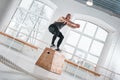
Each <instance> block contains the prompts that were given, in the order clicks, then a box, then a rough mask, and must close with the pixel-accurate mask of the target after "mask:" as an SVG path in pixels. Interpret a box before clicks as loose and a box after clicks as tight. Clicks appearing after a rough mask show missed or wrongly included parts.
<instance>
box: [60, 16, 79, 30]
mask: <svg viewBox="0 0 120 80" xmlns="http://www.w3.org/2000/svg"><path fill="white" fill-rule="evenodd" d="M60 19H61V21H63V22H65V23H66V24H67V25H68V26H69V27H72V28H79V27H80V25H79V24H76V23H74V22H72V21H70V20H67V19H65V18H64V17H62V18H60Z"/></svg>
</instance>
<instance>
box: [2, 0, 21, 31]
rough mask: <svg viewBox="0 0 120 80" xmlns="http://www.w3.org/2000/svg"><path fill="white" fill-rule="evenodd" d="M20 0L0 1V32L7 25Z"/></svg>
mask: <svg viewBox="0 0 120 80" xmlns="http://www.w3.org/2000/svg"><path fill="white" fill-rule="evenodd" d="M20 1H21V0H0V30H1V31H3V30H4V29H5V28H6V27H7V25H8V24H9V22H10V20H11V18H12V16H13V14H14V12H15V10H16V8H17V6H18V5H19V3H20Z"/></svg>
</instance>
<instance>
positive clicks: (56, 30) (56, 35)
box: [51, 26, 60, 47]
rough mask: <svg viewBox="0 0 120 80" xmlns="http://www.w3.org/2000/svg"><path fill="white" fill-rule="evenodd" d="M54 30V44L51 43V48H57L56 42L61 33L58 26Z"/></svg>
mask: <svg viewBox="0 0 120 80" xmlns="http://www.w3.org/2000/svg"><path fill="white" fill-rule="evenodd" d="M54 29H55V30H54V32H53V38H52V42H51V47H54V46H55V44H54V42H55V40H56V38H57V37H58V35H59V33H60V31H59V30H58V28H57V27H56V26H55V27H54Z"/></svg>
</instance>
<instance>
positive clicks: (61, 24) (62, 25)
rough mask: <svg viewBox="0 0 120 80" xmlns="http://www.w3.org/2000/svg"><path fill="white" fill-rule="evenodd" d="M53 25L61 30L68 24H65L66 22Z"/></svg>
mask: <svg viewBox="0 0 120 80" xmlns="http://www.w3.org/2000/svg"><path fill="white" fill-rule="evenodd" d="M53 25H55V26H57V28H58V29H61V28H63V27H64V26H65V25H66V23H64V22H54V23H53Z"/></svg>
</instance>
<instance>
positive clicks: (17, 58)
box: [0, 45, 80, 80]
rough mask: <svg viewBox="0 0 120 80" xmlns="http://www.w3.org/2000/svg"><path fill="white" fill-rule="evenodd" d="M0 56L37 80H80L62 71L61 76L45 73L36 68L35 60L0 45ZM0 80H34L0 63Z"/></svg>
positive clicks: (43, 70)
mask: <svg viewBox="0 0 120 80" xmlns="http://www.w3.org/2000/svg"><path fill="white" fill-rule="evenodd" d="M0 55H2V56H4V57H5V58H7V59H8V60H10V61H12V62H13V63H15V65H17V66H19V67H20V68H22V69H24V70H25V71H26V72H27V73H29V74H31V75H33V76H35V77H37V78H38V79H37V80H80V79H74V77H73V76H71V75H70V74H68V73H66V72H64V71H63V73H62V74H61V75H58V74H55V73H52V72H50V71H47V70H45V69H43V68H41V67H39V66H36V65H35V63H36V59H32V58H30V57H29V56H27V55H25V54H24V55H23V53H20V52H18V51H15V50H12V49H9V48H8V47H6V46H4V45H0ZM30 55H31V54H30ZM0 80H36V79H35V78H33V77H31V76H30V75H28V74H26V73H24V72H18V71H14V70H13V69H11V68H9V67H7V66H5V65H3V64H2V63H0Z"/></svg>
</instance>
